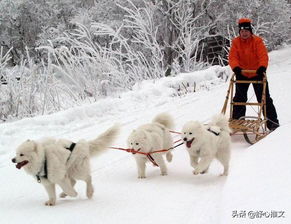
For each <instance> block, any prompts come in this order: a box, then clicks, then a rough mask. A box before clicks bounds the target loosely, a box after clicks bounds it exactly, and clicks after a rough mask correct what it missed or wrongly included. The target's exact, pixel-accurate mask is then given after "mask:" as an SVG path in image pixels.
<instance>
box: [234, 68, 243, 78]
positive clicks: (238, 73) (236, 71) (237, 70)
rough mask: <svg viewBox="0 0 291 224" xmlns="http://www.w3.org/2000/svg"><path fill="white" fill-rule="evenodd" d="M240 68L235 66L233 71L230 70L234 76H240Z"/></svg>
mask: <svg viewBox="0 0 291 224" xmlns="http://www.w3.org/2000/svg"><path fill="white" fill-rule="evenodd" d="M241 70H242V69H241V67H239V66H237V67H235V68H234V69H232V71H233V72H234V74H235V75H238V76H239V75H242V73H241Z"/></svg>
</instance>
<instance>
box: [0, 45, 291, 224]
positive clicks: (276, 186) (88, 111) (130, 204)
mask: <svg viewBox="0 0 291 224" xmlns="http://www.w3.org/2000/svg"><path fill="white" fill-rule="evenodd" d="M290 58H291V48H290V47H286V48H284V49H282V50H279V51H275V52H272V53H271V54H270V66H269V68H268V71H267V72H268V78H269V86H270V93H271V97H272V98H273V100H274V104H275V106H276V108H277V112H278V116H279V120H280V124H281V127H280V128H278V129H277V130H276V131H275V132H273V133H271V134H270V135H269V136H268V137H266V138H265V139H263V140H261V141H260V142H258V143H257V144H255V145H253V146H249V145H248V144H247V143H246V142H245V141H244V140H243V139H242V137H241V136H234V137H233V142H232V159H231V164H230V174H229V176H228V177H220V176H219V174H220V173H221V171H222V167H221V165H220V164H219V163H218V162H216V161H215V162H213V163H212V165H211V167H210V170H209V172H208V173H207V174H205V175H199V176H194V175H193V174H192V168H191V167H190V164H189V158H188V154H187V152H186V150H185V149H184V146H180V147H178V148H176V149H175V150H174V152H173V155H174V158H173V161H172V162H171V163H169V164H167V165H168V170H169V174H168V176H160V174H159V169H157V168H155V167H152V166H151V165H149V164H147V165H148V166H147V178H146V179H137V174H136V164H135V161H134V159H133V158H132V156H131V155H130V154H129V153H126V152H123V151H118V150H114V149H108V152H107V153H105V154H103V155H101V156H100V157H97V158H93V159H92V160H91V162H92V163H91V164H92V177H93V185H94V187H95V194H94V197H93V199H92V200H88V199H86V196H85V184H84V183H82V182H80V183H77V185H76V189H77V191H78V193H79V195H78V197H77V198H67V199H58V201H57V205H56V206H55V207H46V206H44V205H43V203H44V201H45V200H46V199H47V195H46V192H45V190H44V189H43V187H42V186H41V185H40V184H38V183H37V182H36V181H35V180H34V179H33V178H32V177H31V176H28V175H27V174H26V173H24V171H23V170H20V171H19V170H18V169H16V168H15V166H14V164H12V163H11V158H12V157H14V154H15V148H16V146H17V145H19V144H20V143H21V142H22V141H24V140H26V139H28V138H29V139H38V138H41V137H45V136H53V137H62V138H69V139H72V140H74V141H75V140H78V139H80V138H85V139H92V138H94V137H95V136H97V135H98V134H100V133H101V132H102V131H104V130H105V129H106V128H108V127H109V126H111V125H112V124H113V123H121V124H122V132H121V134H120V135H119V137H118V139H117V140H116V142H115V144H114V146H118V147H124V148H125V147H126V138H127V136H128V135H129V133H130V131H131V130H132V129H133V128H136V127H137V126H139V125H141V124H144V123H146V122H149V121H151V120H152V118H153V117H154V116H155V115H156V114H158V113H159V112H168V113H170V114H171V115H172V116H173V117H174V118H175V123H176V128H175V130H176V131H180V129H181V127H182V125H183V124H184V123H185V122H186V121H189V120H200V121H201V122H207V120H208V119H209V118H210V117H211V116H212V115H214V114H216V113H218V112H220V110H221V108H222V105H223V102H224V99H225V95H226V91H227V88H228V82H225V81H224V78H225V77H224V75H225V74H229V72H230V71H229V69H228V68H222V67H217V66H216V67H212V68H210V69H208V70H206V71H200V72H195V73H193V74H181V75H179V76H177V77H176V78H171V79H170V78H164V79H162V80H159V81H156V82H150V81H147V82H144V83H141V84H140V85H137V86H136V88H135V89H134V90H133V91H132V92H128V93H126V94H124V95H123V96H122V97H121V98H117V99H115V98H107V99H105V100H102V101H99V102H97V103H95V104H90V105H86V106H83V107H78V108H73V109H70V110H67V111H63V112H59V113H56V114H52V115H48V116H40V117H35V118H30V119H23V120H20V121H17V122H13V123H3V124H1V125H0V182H1V185H0V199H1V204H0V222H1V223H9V224H14V223H15V224H16V223H24V224H32V223H41V224H46V223H62V224H63V223H65V224H67V223H68V224H74V223H76V224H77V223H83V224H89V223H92V224H93V223H94V224H96V223H100V224H116V223H127V224H134V223H139V224H151V223H168V224H176V223H181V224H192V223H199V224H200V223H201V224H216V223H221V224H232V223H260V224H261V223H280V224H281V223H286V224H287V223H291V202H290V198H291V190H290V189H291V187H290V186H291V172H290V169H291V150H290V145H291V144H290V141H291V140H290V129H291V116H290V114H291V106H290V103H289V102H290V101H291V94H290V92H289V89H290V83H291V75H290V74H291V60H290ZM186 82H189V83H190V87H189V88H187V86H184V85H183V84H182V83H186ZM192 83H196V84H195V85H196V87H195V88H194V84H193V85H191V84H192ZM178 86H180V89H181V90H180V91H177V88H176V87H178ZM173 87H175V88H173ZM186 89H187V94H181V92H186ZM194 89H195V92H194ZM174 137H175V139H179V136H177V135H174ZM57 190H58V193H59V192H60V189H57ZM267 214H272V217H271V215H270V216H269V217H267ZM275 214H276V215H277V217H274V216H275ZM256 215H257V216H256ZM279 216H280V217H279Z"/></svg>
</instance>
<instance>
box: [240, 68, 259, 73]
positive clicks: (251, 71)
mask: <svg viewBox="0 0 291 224" xmlns="http://www.w3.org/2000/svg"><path fill="white" fill-rule="evenodd" d="M241 72H242V73H256V72H257V71H256V70H247V69H246V70H245V69H244V70H241Z"/></svg>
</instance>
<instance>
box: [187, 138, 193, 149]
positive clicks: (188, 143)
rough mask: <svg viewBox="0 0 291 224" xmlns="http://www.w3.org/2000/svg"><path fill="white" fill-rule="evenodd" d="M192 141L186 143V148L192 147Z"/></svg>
mask: <svg viewBox="0 0 291 224" xmlns="http://www.w3.org/2000/svg"><path fill="white" fill-rule="evenodd" d="M193 140H194V139H192V140H190V141H187V142H186V146H187V148H191V145H192V142H193Z"/></svg>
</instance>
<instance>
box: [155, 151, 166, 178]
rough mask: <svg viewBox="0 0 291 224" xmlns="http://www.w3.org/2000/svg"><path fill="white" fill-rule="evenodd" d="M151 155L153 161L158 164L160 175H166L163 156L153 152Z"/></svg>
mask: <svg viewBox="0 0 291 224" xmlns="http://www.w3.org/2000/svg"><path fill="white" fill-rule="evenodd" d="M152 157H153V158H154V160H155V162H156V163H157V164H158V165H159V167H160V170H161V175H162V176H165V175H168V172H167V166H166V163H165V160H164V158H163V156H162V155H161V154H159V153H155V154H153V155H152Z"/></svg>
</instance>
